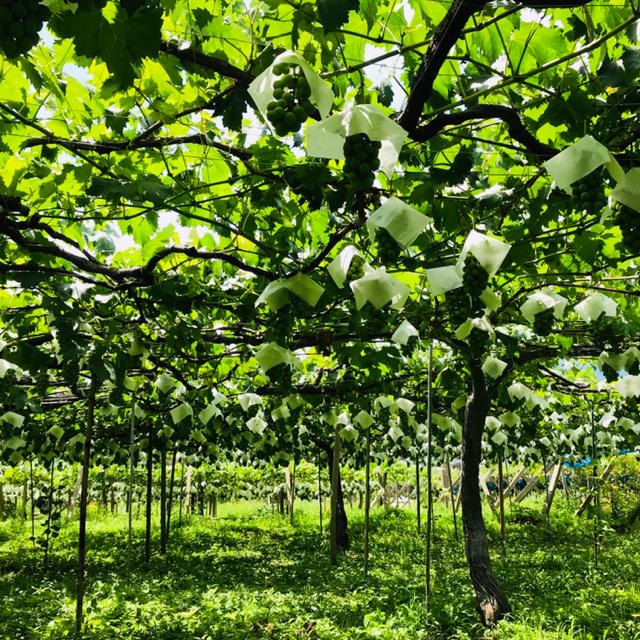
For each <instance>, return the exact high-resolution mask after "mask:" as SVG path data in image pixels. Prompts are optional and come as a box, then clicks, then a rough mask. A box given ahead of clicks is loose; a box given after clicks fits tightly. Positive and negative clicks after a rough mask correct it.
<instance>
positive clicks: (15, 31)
mask: <svg viewBox="0 0 640 640" xmlns="http://www.w3.org/2000/svg"><path fill="white" fill-rule="evenodd" d="M9 34H10V35H11V36H13V37H14V38H15V39H16V40H17V39H18V38H21V37H22V36H23V35H24V27H23V26H22V22H12V23H11V24H10V25H9Z"/></svg>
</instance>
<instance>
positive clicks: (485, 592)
mask: <svg viewBox="0 0 640 640" xmlns="http://www.w3.org/2000/svg"><path fill="white" fill-rule="evenodd" d="M470 368H471V379H472V393H471V395H470V396H469V399H468V400H467V405H466V408H465V414H464V424H463V427H462V484H461V492H462V526H463V532H464V548H465V555H466V557H467V565H468V567H469V575H470V577H471V582H472V583H473V588H474V590H475V594H476V601H477V608H478V611H479V613H480V615H481V616H482V619H483V621H484V623H485V624H487V625H493V624H495V623H496V622H498V621H499V620H500V619H501V618H503V617H504V616H505V615H506V614H507V613H509V612H510V611H511V607H510V605H509V602H508V601H507V598H506V596H505V595H504V594H503V592H502V589H501V588H500V585H499V584H498V581H497V580H496V577H495V574H494V573H493V568H492V566H491V560H490V558H489V543H488V540H487V530H486V528H485V524H484V519H483V517H482V501H481V498H480V483H479V479H478V474H479V471H480V459H481V444H482V435H483V432H484V425H485V419H486V417H487V413H488V411H489V393H488V390H487V384H486V381H485V378H484V375H483V373H482V369H481V365H480V362H479V361H477V360H475V359H474V360H472V361H471V364H470Z"/></svg>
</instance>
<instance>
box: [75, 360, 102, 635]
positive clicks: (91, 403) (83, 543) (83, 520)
mask: <svg viewBox="0 0 640 640" xmlns="http://www.w3.org/2000/svg"><path fill="white" fill-rule="evenodd" d="M97 391H98V379H97V378H96V375H95V373H92V374H91V383H90V385H89V393H88V395H87V427H86V431H85V434H84V452H83V456H82V485H81V491H80V526H79V530H78V583H77V591H76V624H75V631H76V636H79V635H80V633H81V631H82V617H83V604H84V576H85V568H86V567H85V565H86V559H87V502H88V495H89V494H88V489H89V464H90V463H91V440H92V438H93V425H94V421H95V410H96V393H97Z"/></svg>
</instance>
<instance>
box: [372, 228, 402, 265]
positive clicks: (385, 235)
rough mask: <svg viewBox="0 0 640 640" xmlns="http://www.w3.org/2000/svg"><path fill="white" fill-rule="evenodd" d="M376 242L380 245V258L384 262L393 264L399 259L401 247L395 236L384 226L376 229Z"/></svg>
mask: <svg viewBox="0 0 640 640" xmlns="http://www.w3.org/2000/svg"><path fill="white" fill-rule="evenodd" d="M376 244H377V245H378V258H380V261H381V262H383V263H384V264H389V263H391V264H393V263H395V262H397V261H398V256H399V255H400V247H399V245H398V243H397V242H396V241H395V240H394V239H393V236H392V235H391V234H390V233H389V232H388V231H387V230H386V229H384V228H383V227H378V229H377V230H376Z"/></svg>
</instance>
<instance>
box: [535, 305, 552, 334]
mask: <svg viewBox="0 0 640 640" xmlns="http://www.w3.org/2000/svg"><path fill="white" fill-rule="evenodd" d="M554 319H555V318H554V315H553V307H551V308H550V309H545V310H544V311H541V312H540V313H536V315H535V316H534V318H533V330H534V331H535V332H536V333H537V334H538V335H539V336H548V335H549V334H550V333H551V331H552V330H553V322H554Z"/></svg>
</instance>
